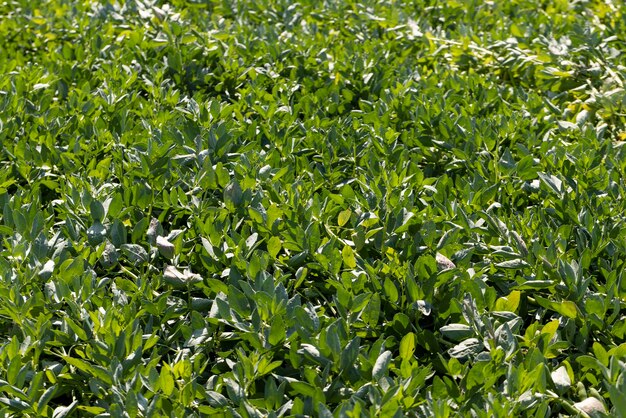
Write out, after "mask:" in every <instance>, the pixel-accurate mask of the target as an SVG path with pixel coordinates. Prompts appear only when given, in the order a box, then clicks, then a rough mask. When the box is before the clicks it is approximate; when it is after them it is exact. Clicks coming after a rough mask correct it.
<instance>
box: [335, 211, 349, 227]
mask: <svg viewBox="0 0 626 418" xmlns="http://www.w3.org/2000/svg"><path fill="white" fill-rule="evenodd" d="M351 215H352V211H351V210H350V209H346V210H343V211H341V212H339V216H338V217H337V225H339V226H344V225H345V224H346V223H347V222H348V221H349V220H350V216H351Z"/></svg>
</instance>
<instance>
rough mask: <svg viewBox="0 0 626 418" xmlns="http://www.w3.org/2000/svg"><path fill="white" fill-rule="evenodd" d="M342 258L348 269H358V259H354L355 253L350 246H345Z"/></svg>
mask: <svg viewBox="0 0 626 418" xmlns="http://www.w3.org/2000/svg"><path fill="white" fill-rule="evenodd" d="M341 257H342V258H343V263H344V264H345V265H346V267H348V268H351V269H353V268H355V267H356V258H355V257H354V251H352V248H351V247H350V246H349V245H344V247H343V250H342V251H341Z"/></svg>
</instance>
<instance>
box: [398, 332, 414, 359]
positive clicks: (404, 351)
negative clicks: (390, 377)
mask: <svg viewBox="0 0 626 418" xmlns="http://www.w3.org/2000/svg"><path fill="white" fill-rule="evenodd" d="M414 352H415V334H414V333H412V332H409V333H408V334H406V335H405V336H404V337H402V340H401V341H400V357H401V358H402V359H405V360H406V359H410V358H412V357H413V353H414Z"/></svg>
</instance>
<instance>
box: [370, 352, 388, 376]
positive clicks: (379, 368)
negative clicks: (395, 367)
mask: <svg viewBox="0 0 626 418" xmlns="http://www.w3.org/2000/svg"><path fill="white" fill-rule="evenodd" d="M391 358H392V355H391V351H389V350H387V351H384V352H382V353H381V354H380V355H379V356H378V358H377V359H376V363H374V368H373V369H372V379H374V380H380V378H382V377H383V376H384V375H385V374H386V373H387V368H388V367H389V363H390V362H391Z"/></svg>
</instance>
